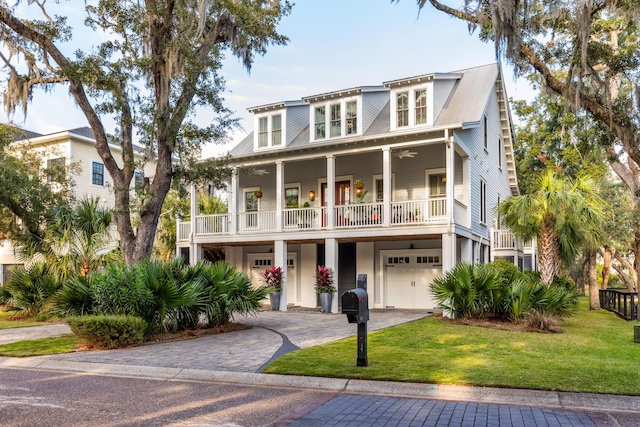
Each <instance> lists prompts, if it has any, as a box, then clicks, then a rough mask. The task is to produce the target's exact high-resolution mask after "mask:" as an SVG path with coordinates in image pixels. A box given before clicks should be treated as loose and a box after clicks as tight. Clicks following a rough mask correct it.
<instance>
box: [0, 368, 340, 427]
mask: <svg viewBox="0 0 640 427" xmlns="http://www.w3.org/2000/svg"><path fill="white" fill-rule="evenodd" d="M323 395H324V396H326V395H327V392H322V391H310V390H299V389H292V388H276V387H268V388H267V387H248V386H239V385H226V384H220V383H198V382H185V381H157V380H149V379H139V378H122V377H108V376H96V375H88V374H77V373H71V374H70V373H60V372H46V371H35V370H28V369H0V425H2V426H3V427H12V426H29V427H35V426H60V427H62V426H82V427H91V426H101V427H115V426H127V427H133V426H198V427H204V426H229V427H231V426H247V427H252V426H265V425H272V424H273V423H274V422H277V420H279V419H281V418H283V417H284V418H286V417H287V416H290V415H291V414H292V413H294V412H295V411H298V410H300V409H301V408H303V407H305V405H307V404H309V403H310V402H313V401H315V400H316V399H318V398H321V397H322V396H323Z"/></svg>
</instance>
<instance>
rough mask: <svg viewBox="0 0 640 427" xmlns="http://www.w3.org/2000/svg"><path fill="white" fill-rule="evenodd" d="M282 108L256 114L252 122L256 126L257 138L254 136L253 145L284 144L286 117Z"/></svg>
mask: <svg viewBox="0 0 640 427" xmlns="http://www.w3.org/2000/svg"><path fill="white" fill-rule="evenodd" d="M283 116H284V114H283V112H282V110H279V111H274V112H271V113H263V114H260V115H259V116H257V117H256V118H255V119H254V120H255V121H254V123H255V125H254V126H256V127H257V132H256V133H257V138H256V137H255V136H254V141H253V143H254V147H255V148H256V149H262V148H280V147H282V146H283V145H284V144H285V132H284V129H285V128H286V123H285V121H286V117H283Z"/></svg>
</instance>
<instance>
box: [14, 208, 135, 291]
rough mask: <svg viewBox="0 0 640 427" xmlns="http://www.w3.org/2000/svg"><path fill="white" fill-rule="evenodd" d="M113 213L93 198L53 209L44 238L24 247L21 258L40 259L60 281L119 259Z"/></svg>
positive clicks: (82, 274) (83, 275)
mask: <svg viewBox="0 0 640 427" xmlns="http://www.w3.org/2000/svg"><path fill="white" fill-rule="evenodd" d="M112 219H113V215H112V211H111V210H110V209H108V208H104V207H102V206H100V201H99V200H98V199H96V198H90V199H84V200H82V201H80V202H79V203H77V204H75V205H66V206H62V207H59V208H56V209H55V210H54V212H53V215H52V220H51V221H50V223H49V224H48V227H47V230H46V232H45V235H44V238H43V239H42V240H40V241H32V243H31V244H27V245H24V246H23V247H22V248H21V249H22V255H23V256H25V257H28V258H34V257H36V258H40V259H42V260H44V262H45V263H46V264H47V265H48V266H49V268H50V269H51V270H52V271H53V272H54V274H55V275H56V276H57V277H58V278H59V279H68V278H71V277H73V276H74V275H78V276H81V277H85V278H86V277H87V276H88V275H89V274H90V273H91V272H93V271H95V270H96V269H98V268H100V267H101V266H104V265H105V264H107V263H108V262H111V261H119V260H121V258H122V256H121V254H120V252H119V251H117V250H113V249H114V248H112V247H111V246H112V245H113V243H112V242H113V235H112V228H111V224H112Z"/></svg>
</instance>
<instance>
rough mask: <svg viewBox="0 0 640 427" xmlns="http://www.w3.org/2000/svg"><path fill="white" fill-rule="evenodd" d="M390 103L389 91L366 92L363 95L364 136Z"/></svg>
mask: <svg viewBox="0 0 640 427" xmlns="http://www.w3.org/2000/svg"><path fill="white" fill-rule="evenodd" d="M387 102H389V91H383V92H365V93H363V94H362V134H363V135H364V134H365V133H367V130H368V129H369V126H371V123H373V121H374V120H375V118H376V117H378V115H379V114H380V111H382V109H383V108H384V106H385V105H387Z"/></svg>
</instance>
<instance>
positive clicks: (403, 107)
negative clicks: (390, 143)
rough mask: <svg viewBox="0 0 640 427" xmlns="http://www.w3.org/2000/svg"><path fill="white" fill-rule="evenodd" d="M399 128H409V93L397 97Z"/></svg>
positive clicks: (399, 94)
mask: <svg viewBox="0 0 640 427" xmlns="http://www.w3.org/2000/svg"><path fill="white" fill-rule="evenodd" d="M396 116H397V122H396V126H397V127H403V126H409V93H408V92H400V93H398V94H397V95H396Z"/></svg>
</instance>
